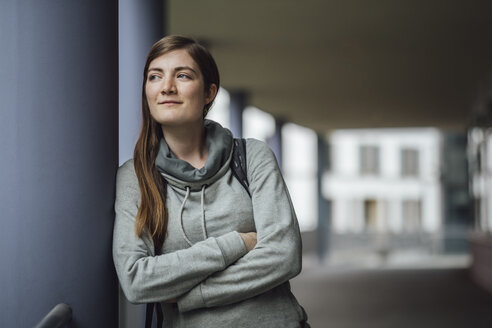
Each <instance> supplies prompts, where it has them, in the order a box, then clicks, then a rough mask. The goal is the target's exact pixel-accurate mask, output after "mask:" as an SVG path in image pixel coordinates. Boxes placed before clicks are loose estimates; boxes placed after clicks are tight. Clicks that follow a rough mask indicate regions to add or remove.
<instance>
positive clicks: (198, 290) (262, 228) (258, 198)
mask: <svg viewBox="0 0 492 328" xmlns="http://www.w3.org/2000/svg"><path fill="white" fill-rule="evenodd" d="M246 148H247V165H248V180H249V187H250V188H249V189H250V192H251V196H252V197H251V199H252V203H253V214H254V220H255V225H256V230H257V238H258V242H257V244H256V247H255V248H254V249H253V250H251V251H250V252H248V253H247V254H246V255H245V256H243V257H242V258H240V259H239V260H238V261H236V262H235V263H234V264H232V265H230V266H229V267H227V269H225V270H223V271H220V272H216V273H214V274H213V275H211V276H210V277H208V278H207V279H205V280H203V281H202V282H201V283H200V284H198V285H197V286H196V287H194V288H193V289H191V290H190V291H189V292H188V293H186V294H184V295H183V296H182V297H179V298H178V307H179V310H180V311H181V312H185V311H190V310H194V309H197V308H203V307H213V306H221V305H226V304H231V303H235V302H239V301H242V300H244V299H248V298H251V297H253V296H256V295H259V294H261V293H263V292H265V291H268V290H270V289H272V288H274V287H276V286H278V285H280V284H282V283H284V282H286V281H287V280H289V279H291V278H293V277H294V276H296V275H297V274H299V272H300V271H301V248H302V246H301V237H300V232H299V226H298V222H297V218H296V215H295V212H294V208H293V206H292V202H291V199H290V196H289V193H288V191H287V187H286V185H285V182H284V180H283V177H282V174H281V173H280V170H279V168H278V165H277V161H276V159H275V155H274V154H273V152H272V151H271V150H270V148H269V147H268V146H267V145H266V144H265V143H263V142H261V141H258V140H254V139H248V142H247V145H246Z"/></svg>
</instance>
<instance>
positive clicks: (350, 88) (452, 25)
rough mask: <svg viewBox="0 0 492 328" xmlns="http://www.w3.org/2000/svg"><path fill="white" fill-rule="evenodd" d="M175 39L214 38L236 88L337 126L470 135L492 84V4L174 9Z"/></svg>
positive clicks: (265, 103)
mask: <svg viewBox="0 0 492 328" xmlns="http://www.w3.org/2000/svg"><path fill="white" fill-rule="evenodd" d="M167 6H168V10H167V24H168V27H167V29H168V31H169V33H171V34H185V35H190V36H193V37H195V38H197V39H199V40H203V41H205V42H206V43H207V44H208V46H209V49H210V50H211V52H212V54H213V55H214V57H215V59H216V61H217V64H218V65H219V70H220V73H221V78H222V86H223V87H225V88H226V89H229V90H243V91H246V92H247V93H248V95H249V101H248V103H249V104H250V105H253V106H257V107H259V108H261V109H262V110H265V111H266V112H269V113H271V114H273V115H274V116H276V117H279V118H284V119H286V120H288V121H292V122H295V123H297V124H301V125H304V126H307V127H310V128H313V129H315V130H317V131H319V132H325V131H328V130H331V129H335V128H368V127H407V126H411V127H415V126H436V127H440V128H445V129H463V128H464V127H465V126H466V125H467V124H468V123H469V121H470V118H471V113H472V108H473V106H474V102H475V101H476V99H477V97H479V96H480V93H484V92H485V93H487V92H489V91H490V90H484V89H486V88H487V87H490V84H488V83H489V82H490V81H489V80H490V78H491V76H492V75H491V73H492V70H491V67H492V1H490V0H488V1H480V0H468V1H453V0H447V1H433V0H427V1H421V0H417V1H415V0H414V1H395V0H387V1H367V0H337V1H329V0H325V1H320V0H304V1H294V0H270V1H268V0H249V1H220V0H207V1H203V0H179V1H178V0H170V1H168V5H167Z"/></svg>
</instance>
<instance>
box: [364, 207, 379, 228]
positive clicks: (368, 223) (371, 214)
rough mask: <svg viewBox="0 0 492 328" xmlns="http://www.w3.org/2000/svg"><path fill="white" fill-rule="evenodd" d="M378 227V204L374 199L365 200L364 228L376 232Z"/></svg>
mask: <svg viewBox="0 0 492 328" xmlns="http://www.w3.org/2000/svg"><path fill="white" fill-rule="evenodd" d="M377 227H378V202H377V201H376V200H374V199H366V200H364V228H365V229H366V231H367V232H374V231H376V230H377Z"/></svg>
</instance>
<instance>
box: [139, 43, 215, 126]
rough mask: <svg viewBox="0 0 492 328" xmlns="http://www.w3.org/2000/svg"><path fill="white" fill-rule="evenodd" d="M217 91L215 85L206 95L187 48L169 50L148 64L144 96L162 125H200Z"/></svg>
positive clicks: (197, 70)
mask: <svg viewBox="0 0 492 328" xmlns="http://www.w3.org/2000/svg"><path fill="white" fill-rule="evenodd" d="M216 92H217V87H216V86H215V85H214V84H212V86H211V87H210V90H208V92H205V86H204V82H203V76H202V73H201V71H200V68H199V67H198V65H197V64H196V63H195V61H194V60H193V58H191V56H190V55H189V54H188V52H187V51H186V50H184V49H178V50H173V51H170V52H168V53H166V54H164V55H162V56H160V57H157V58H156V59H154V60H153V61H152V62H151V63H150V65H149V70H148V73H147V81H146V85H145V95H146V97H147V103H148V104H149V109H150V114H151V115H152V117H153V118H154V119H155V120H156V121H157V122H158V123H160V124H161V125H162V126H166V125H169V126H171V125H172V126H179V125H187V124H189V123H197V122H201V121H202V119H203V108H204V107H205V105H206V104H208V103H209V102H211V101H212V100H213V98H214V97H215V94H216Z"/></svg>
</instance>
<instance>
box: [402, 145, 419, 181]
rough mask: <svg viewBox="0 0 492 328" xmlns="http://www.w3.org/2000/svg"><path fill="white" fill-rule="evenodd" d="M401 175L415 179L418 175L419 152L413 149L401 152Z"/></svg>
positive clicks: (405, 149) (404, 149)
mask: <svg viewBox="0 0 492 328" xmlns="http://www.w3.org/2000/svg"><path fill="white" fill-rule="evenodd" d="M401 175H402V176H404V177H417V176H418V175H419V151H418V150H417V149H414V148H403V149H402V150H401Z"/></svg>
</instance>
